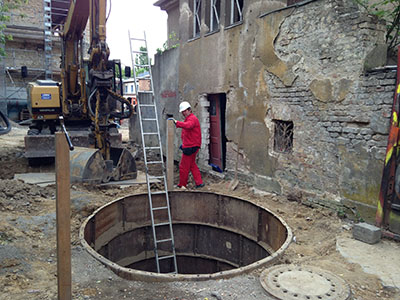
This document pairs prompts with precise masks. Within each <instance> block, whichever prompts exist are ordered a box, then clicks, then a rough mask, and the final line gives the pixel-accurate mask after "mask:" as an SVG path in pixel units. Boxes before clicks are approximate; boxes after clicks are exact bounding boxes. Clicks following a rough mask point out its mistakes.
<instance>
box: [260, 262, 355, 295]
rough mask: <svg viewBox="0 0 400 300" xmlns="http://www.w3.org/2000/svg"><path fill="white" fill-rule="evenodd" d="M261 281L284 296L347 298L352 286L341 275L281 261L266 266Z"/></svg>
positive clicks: (269, 290)
mask: <svg viewBox="0 0 400 300" xmlns="http://www.w3.org/2000/svg"><path fill="white" fill-rule="evenodd" d="M260 281H261V285H262V286H263V288H264V289H265V290H266V291H267V292H268V293H269V294H270V295H272V296H274V297H276V298H278V299H284V300H293V299H296V300H303V299H305V300H324V299H326V300H327V299H329V300H347V299H349V298H350V288H349V287H348V285H347V284H346V283H345V282H344V280H342V279H341V278H339V277H337V276H336V275H333V274H332V273H329V272H327V271H323V270H321V269H318V268H315V267H311V266H295V265H278V266H273V267H271V268H268V269H266V270H264V271H263V272H262V273H261V277H260Z"/></svg>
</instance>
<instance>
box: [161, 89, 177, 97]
mask: <svg viewBox="0 0 400 300" xmlns="http://www.w3.org/2000/svg"><path fill="white" fill-rule="evenodd" d="M175 97H176V92H175V91H168V90H167V91H163V92H162V93H161V98H175Z"/></svg>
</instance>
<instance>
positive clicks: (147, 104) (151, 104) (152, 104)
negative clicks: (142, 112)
mask: <svg viewBox="0 0 400 300" xmlns="http://www.w3.org/2000/svg"><path fill="white" fill-rule="evenodd" d="M139 106H152V107H155V105H154V104H140V102H139Z"/></svg>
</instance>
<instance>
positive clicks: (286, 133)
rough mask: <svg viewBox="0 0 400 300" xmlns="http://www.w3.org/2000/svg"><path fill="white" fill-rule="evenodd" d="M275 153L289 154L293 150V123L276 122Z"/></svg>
mask: <svg viewBox="0 0 400 300" xmlns="http://www.w3.org/2000/svg"><path fill="white" fill-rule="evenodd" d="M274 123H275V134H274V151H276V152H283V153H289V152H291V151H292V149H293V122H292V121H281V120H274Z"/></svg>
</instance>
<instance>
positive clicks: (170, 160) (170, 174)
mask: <svg viewBox="0 0 400 300" xmlns="http://www.w3.org/2000/svg"><path fill="white" fill-rule="evenodd" d="M174 133H175V124H174V121H172V120H167V187H168V190H172V189H173V188H174Z"/></svg>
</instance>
